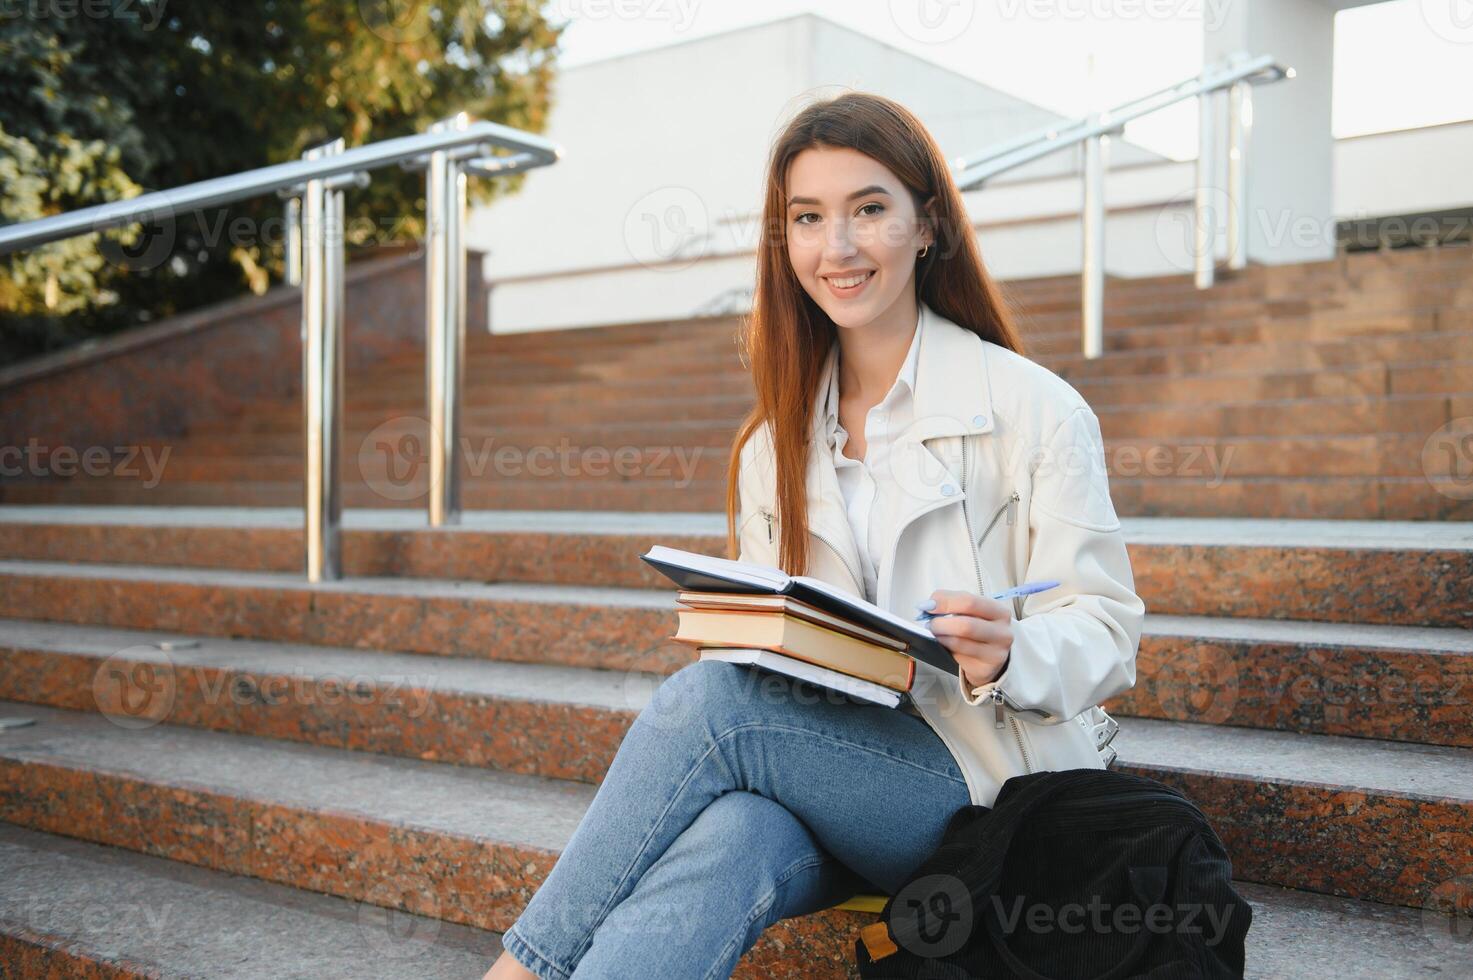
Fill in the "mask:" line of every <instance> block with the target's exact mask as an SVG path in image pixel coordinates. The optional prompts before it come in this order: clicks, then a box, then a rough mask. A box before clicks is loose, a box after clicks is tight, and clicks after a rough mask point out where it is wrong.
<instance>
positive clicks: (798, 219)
mask: <svg viewBox="0 0 1473 980" xmlns="http://www.w3.org/2000/svg"><path fill="white" fill-rule="evenodd" d="M865 208H877V209H878V210H877V211H875V212H872V214H878V213H879V212H880V211H883V210H885V206H884V205H883V204H876V203H874V202H873V201H871V202H870V203H869V204H865V205H863V206H861V207H860V209H859V213H860V214H864V210H865ZM807 217H814V218H816V217H818V215H816V214H814V213H813V212H812V211H804V212H803V213H802V214H800V215H798V216H797V217H796V218H794V219H793V223H794V224H796V225H806V224H812V222H811V221H804V220H803V219H804V218H807Z"/></svg>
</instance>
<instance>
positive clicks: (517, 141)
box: [0, 121, 562, 255]
mask: <svg viewBox="0 0 1473 980" xmlns="http://www.w3.org/2000/svg"><path fill="white" fill-rule="evenodd" d="M461 147H470V148H479V149H480V152H481V154H484V155H486V156H487V157H489V158H490V160H489V162H488V166H493V167H494V166H496V165H497V164H499V162H500V160H501V159H504V158H500V157H495V156H492V155H491V154H492V153H493V152H494V149H495V148H497V147H503V148H506V149H510V150H514V151H516V152H517V153H518V154H523V155H525V157H526V158H527V159H529V160H531V161H535V162H533V163H532V164H531V166H546V165H548V164H551V163H555V162H556V161H557V160H558V158H559V157H560V156H561V154H562V149H561V148H560V147H559V146H558V145H557V144H555V143H552V142H550V141H548V140H545V139H543V138H542V137H540V136H537V135H535V134H533V133H524V132H522V131H521V130H519V129H513V128H511V127H510V126H502V125H500V124H499V123H493V122H484V121H483V122H475V123H469V124H468V125H467V126H466V128H464V129H456V130H446V131H444V132H429V133H416V134H415V135H413V136H398V137H394V138H393V139H386V140H380V141H379V142H377V143H369V144H366V145H364V146H359V147H354V148H353V149H351V150H346V151H344V152H343V153H340V154H338V155H336V156H331V157H324V158H322V159H320V160H307V159H303V160H298V161H293V162H291V163H277V164H272V165H271V166H269V167H257V168H256V169H255V170H247V171H243V172H242V173H238V174H230V175H229V176H226V177H215V178H212V179H210V180H201V181H197V182H195V183H193V184H185V185H184V186H182V187H176V188H173V189H172V190H166V191H153V192H152V193H149V194H140V195H139V196H137V197H130V198H128V199H126V200H123V201H112V202H109V203H107V204H97V205H94V206H92V207H87V208H79V209H78V210H76V211H69V212H67V213H66V214H58V215H53V216H52V217H49V218H36V219H34V220H32V221H22V222H20V223H18V224H12V225H4V226H0V255H5V254H6V253H9V252H13V251H16V250H17V249H22V248H33V247H34V246H37V245H45V244H46V243H47V242H55V241H60V240H61V239H63V238H72V237H73V236H76V235H86V234H90V233H92V232H97V231H105V230H107V229H109V228H118V227H122V226H124V225H131V224H137V223H139V222H144V221H157V220H159V219H160V218H168V217H171V216H173V215H175V214H188V213H190V212H193V211H200V210H203V209H205V208H210V207H217V206H219V205H221V204H230V203H232V202H234V201H241V200H245V199H246V198H251V197H259V196H261V195H264V194H272V193H275V192H276V191H279V190H284V189H288V188H292V187H295V186H297V185H305V184H306V182H307V181H309V180H314V179H320V178H327V177H335V176H337V175H338V174H351V173H353V172H354V171H360V170H361V171H369V170H378V169H380V168H381V167H387V166H391V165H393V164H399V163H406V162H410V161H412V163H410V164H409V166H408V168H407V169H415V165H416V164H417V165H418V166H421V167H422V166H424V161H427V160H428V159H429V154H430V153H433V152H435V151H437V150H449V149H458V148H461Z"/></svg>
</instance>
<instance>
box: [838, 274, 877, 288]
mask: <svg viewBox="0 0 1473 980" xmlns="http://www.w3.org/2000/svg"><path fill="white" fill-rule="evenodd" d="M872 275H874V273H873V272H862V273H860V274H859V275H857V276H849V277H847V278H844V279H836V278H833V277H830V278H829V282H831V283H833V284H834V285H835V286H837V287H838V288H840V289H849V288H851V287H853V286H858V285H859V284H860V283H862V282H864V281H865V280H866V279H868V278H869V277H870V276H872Z"/></svg>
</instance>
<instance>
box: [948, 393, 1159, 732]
mask: <svg viewBox="0 0 1473 980" xmlns="http://www.w3.org/2000/svg"><path fill="white" fill-rule="evenodd" d="M1046 445H1047V451H1046V452H1044V453H1043V454H1042V455H1041V457H1039V465H1038V467H1037V469H1036V470H1035V472H1034V474H1033V489H1032V494H1031V496H1030V501H1029V506H1028V532H1029V551H1028V568H1027V571H1026V572H1025V574H1024V576H1023V581H1025V582H1037V581H1042V580H1055V581H1058V582H1059V586H1058V587H1057V588H1054V589H1049V590H1047V591H1044V592H1038V593H1035V594H1033V595H1030V596H1026V597H1024V600H1023V604H1022V611H1021V614H1020V618H1016V619H1014V620H1013V623H1012V633H1013V645H1012V648H1011V651H1010V653H1009V656H1008V661H1007V665H1006V667H1005V668H1004V669H1003V672H1002V673H1001V674H999V675H998V676H997V677H996V678H994V679H993V680H992V681H990V682H988V683H987V684H983V685H981V686H980V687H976V688H973V689H972V690H971V691H968V690H967V684H966V681H965V680H964V679H960V680H959V683H960V684H961V688H962V698H963V700H965V701H966V703H968V704H981V703H982V702H983V700H984V699H988V698H990V697H991V695H992V689H993V688H998V689H999V690H1000V692H1001V694H1002V697H1003V699H1004V701H1005V702H1006V703H1008V704H1009V705H1010V706H1011V707H1013V708H1014V709H1015V710H1019V711H1023V712H1028V714H1027V715H1026V717H1027V719H1028V720H1029V721H1030V722H1035V723H1038V724H1044V725H1056V724H1059V723H1061V722H1065V721H1069V720H1070V719H1072V718H1074V717H1075V716H1076V715H1078V714H1079V713H1080V712H1082V711H1086V710H1088V709H1089V708H1090V707H1092V706H1094V705H1096V704H1099V703H1100V702H1102V701H1106V700H1108V699H1109V698H1111V697H1113V696H1115V695H1117V694H1119V693H1120V692H1122V691H1125V690H1128V689H1130V688H1131V687H1133V686H1134V685H1135V657H1136V651H1137V648H1138V647H1139V645H1140V638H1141V628H1142V626H1143V624H1144V620H1145V611H1146V610H1145V603H1144V602H1142V601H1141V598H1140V597H1139V596H1138V595H1136V593H1135V580H1134V576H1133V574H1132V572H1131V569H1130V557H1129V554H1128V553H1127V551H1126V547H1125V535H1124V532H1123V531H1122V530H1121V524H1120V518H1119V517H1118V516H1116V513H1115V507H1114V505H1113V504H1112V503H1111V501H1110V487H1109V478H1108V474H1107V472H1106V469H1105V455H1104V439H1103V437H1102V436H1101V434H1100V423H1099V419H1098V418H1096V416H1095V414H1094V412H1093V411H1091V410H1090V408H1089V407H1088V406H1087V405H1082V406H1079V407H1078V408H1076V409H1075V410H1074V411H1073V412H1072V413H1070V415H1069V416H1068V417H1067V418H1065V419H1064V420H1063V422H1061V423H1060V424H1059V426H1058V428H1057V429H1056V430H1055V432H1054V435H1053V436H1052V437H1050V439H1049V440H1048V441H1047V444H1046Z"/></svg>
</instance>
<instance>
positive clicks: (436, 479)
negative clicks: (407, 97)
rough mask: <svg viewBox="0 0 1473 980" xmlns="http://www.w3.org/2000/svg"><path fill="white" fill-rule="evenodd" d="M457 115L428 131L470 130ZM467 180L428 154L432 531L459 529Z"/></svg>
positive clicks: (439, 155)
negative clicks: (443, 527) (454, 526)
mask: <svg viewBox="0 0 1473 980" xmlns="http://www.w3.org/2000/svg"><path fill="white" fill-rule="evenodd" d="M469 121H470V119H469V117H468V116H467V115H466V114H465V113H459V114H458V115H455V116H452V117H451V118H449V119H444V120H441V121H440V122H437V123H435V124H434V125H433V126H431V127H430V131H431V132H445V131H447V130H449V129H465V128H466V126H467V125H468V124H469ZM465 182H466V178H465V171H464V167H463V165H462V163H461V162H460V161H458V160H455V159H453V158H452V155H451V154H450V153H448V152H446V151H443V150H439V151H436V152H434V153H431V154H430V159H429V166H428V167H427V169H426V171H425V394H426V398H427V399H428V402H429V405H428V409H429V423H430V431H429V448H430V453H429V471H430V472H429V514H428V520H429V525H430V526H431V527H440V526H441V525H444V524H458V523H460V459H459V455H458V453H457V447H458V445H459V443H460V390H461V382H462V380H463V376H464V364H463V361H464V353H465V323H466V309H465V307H466V298H465V296H466V286H465V237H464V234H463V228H462V226H463V224H464V222H465V205H466V186H465Z"/></svg>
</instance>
